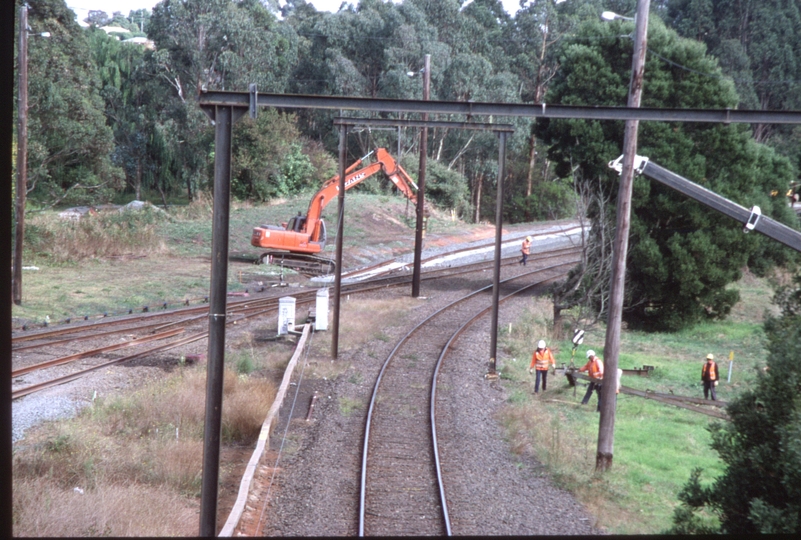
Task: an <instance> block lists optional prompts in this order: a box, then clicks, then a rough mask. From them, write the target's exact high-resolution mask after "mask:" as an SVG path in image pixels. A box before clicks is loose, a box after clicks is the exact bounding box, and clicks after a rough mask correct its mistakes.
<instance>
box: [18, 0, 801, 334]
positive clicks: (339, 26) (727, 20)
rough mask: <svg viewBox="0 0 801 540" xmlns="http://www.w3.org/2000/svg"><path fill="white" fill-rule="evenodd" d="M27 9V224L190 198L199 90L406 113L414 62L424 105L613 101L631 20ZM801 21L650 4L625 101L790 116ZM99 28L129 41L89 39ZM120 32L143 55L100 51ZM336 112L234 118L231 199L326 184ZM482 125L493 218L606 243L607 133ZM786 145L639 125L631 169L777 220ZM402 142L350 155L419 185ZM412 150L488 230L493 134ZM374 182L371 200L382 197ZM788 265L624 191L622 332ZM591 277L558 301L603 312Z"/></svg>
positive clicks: (441, 196)
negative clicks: (634, 82)
mask: <svg viewBox="0 0 801 540" xmlns="http://www.w3.org/2000/svg"><path fill="white" fill-rule="evenodd" d="M29 4H30V16H29V19H30V24H31V27H32V29H33V30H34V31H49V32H51V34H52V37H51V38H49V39H36V40H33V39H32V40H31V42H30V44H29V50H30V52H29V57H30V62H29V65H30V92H29V93H30V112H29V118H30V121H29V122H30V128H29V148H30V153H29V170H30V173H29V174H30V182H29V190H30V193H29V200H30V201H31V203H30V204H31V207H34V208H36V207H39V208H41V207H48V206H53V205H57V204H76V203H98V202H104V201H108V200H113V199H115V198H116V199H119V198H120V197H137V198H140V197H144V196H145V194H149V195H148V196H151V197H152V196H157V197H159V198H161V199H162V201H163V202H164V203H165V204H166V203H167V202H169V201H177V200H191V199H192V198H194V197H195V196H196V194H197V193H198V192H199V191H205V190H209V189H210V186H211V176H212V174H213V158H214V156H213V152H214V149H213V129H212V127H211V124H210V122H209V120H208V118H207V117H206V116H205V115H204V114H203V113H202V112H201V111H200V109H199V108H198V106H197V103H196V98H197V95H198V93H199V92H202V91H203V90H238V91H243V90H246V89H247V85H248V83H256V84H257V87H258V89H259V90H260V91H262V92H279V93H280V92H289V93H304V94H321V95H353V96H365V97H386V98H407V99H414V98H420V97H421V96H422V78H421V77H419V76H418V75H419V73H420V70H421V68H422V62H423V58H424V55H426V54H430V55H431V99H435V100H458V101H467V100H473V101H499V102H518V103H519V102H523V103H541V102H547V103H563V104H576V105H618V106H622V105H624V104H625V102H626V94H627V89H628V79H629V73H630V69H631V68H630V66H631V52H632V41H631V39H630V34H631V33H632V31H633V23H631V22H620V21H615V22H612V23H609V22H601V20H600V19H599V16H598V15H599V13H600V12H601V11H603V10H606V9H611V10H614V11H616V12H618V13H621V14H625V15H633V13H632V11H633V9H634V6H635V4H636V2H635V0H606V1H603V2H602V1H601V0H585V1H573V0H567V1H562V2H557V1H555V0H537V1H529V2H525V3H523V4H524V5H523V7H522V9H521V10H520V11H519V12H518V13H517V14H516V15H515V16H514V17H511V16H509V15H508V14H507V13H506V12H505V11H504V10H503V8H502V7H501V3H500V2H499V1H498V0H474V1H472V2H465V1H463V0H438V1H436V2H435V1H431V0H404V1H403V2H400V3H394V2H388V1H386V0H361V1H360V2H349V3H343V6H342V7H341V9H340V10H339V11H338V12H336V13H327V12H318V11H316V10H315V9H314V7H313V6H311V5H310V4H308V3H307V2H305V1H304V0H288V1H287V2H283V3H281V4H280V5H279V3H278V2H277V0H262V1H260V0H163V1H162V2H160V3H159V4H157V5H156V6H155V7H154V9H153V11H152V13H149V12H147V11H144V10H140V11H137V12H131V13H129V14H128V15H127V16H126V15H124V14H121V13H114V14H111V15H109V14H106V13H103V12H93V13H91V14H90V16H89V19H88V21H87V22H88V23H90V26H89V27H88V28H81V27H80V26H79V25H78V24H77V23H76V21H75V20H74V15H73V14H72V12H71V11H70V10H68V9H67V8H66V7H65V4H64V0H31V1H30V2H29ZM798 8H799V2H798V1H797V0H796V1H789V0H771V1H770V2H762V1H757V0H748V1H745V0H738V1H737V2H732V1H731V0H654V2H652V8H651V10H652V13H651V21H652V22H651V24H650V30H649V42H648V58H647V64H646V70H645V86H644V88H645V90H644V96H643V104H644V105H647V106H654V107H687V108H704V107H709V108H723V107H737V106H740V107H750V108H756V107H762V108H768V109H776V108H791V107H798V105H799V97H801V96H799V88H801V84H799V80H801V77H800V76H799V72H798V70H801V62H798V60H797V57H798V51H799V49H801V41H799V40H800V39H801V38H798V37H797V36H796V35H795V33H794V32H793V29H794V28H795V27H797V24H796V23H797V22H799V9H798ZM663 21H664V22H663ZM773 23H775V24H773ZM101 25H114V26H120V27H122V28H124V29H126V31H127V33H125V34H123V35H114V34H112V35H108V34H107V33H106V32H105V31H103V30H101V29H100V26H101ZM135 36H147V37H148V38H149V39H150V40H151V41H152V43H153V46H152V47H148V46H142V45H136V44H133V43H131V42H126V41H121V40H118V39H117V37H122V38H126V37H135ZM409 74H412V75H413V76H410V75H409ZM336 114H337V113H335V112H329V111H308V110H305V111H299V112H296V113H294V114H290V113H288V112H281V111H262V113H261V114H260V115H259V118H258V119H257V120H250V119H243V120H240V121H239V122H238V123H237V124H236V126H235V135H234V137H235V150H234V152H235V159H234V170H233V177H234V178H233V186H232V193H233V194H234V196H235V197H237V198H241V199H249V200H253V201H257V202H258V201H266V200H269V199H271V198H274V197H278V196H285V195H288V194H292V193H297V192H298V191H301V190H304V189H313V188H315V187H316V186H318V185H319V184H320V182H321V181H322V180H324V179H325V178H328V177H330V176H331V175H332V174H333V173H334V172H335V170H336V163H335V160H334V156H335V155H336V147H337V135H336V131H335V130H334V129H333V126H332V123H331V119H332V117H333V116H335V115H336ZM401 116H402V117H403V115H401ZM440 119H443V120H448V119H450V120H464V119H463V118H458V119H457V118H440ZM485 120H487V121H492V122H504V123H511V124H513V125H514V127H515V133H514V135H513V136H512V137H511V138H510V140H509V142H508V157H507V165H508V166H507V173H508V174H507V177H506V178H505V179H504V181H505V186H506V188H505V190H504V193H505V196H506V198H507V200H506V201H505V206H504V208H505V219H507V220H509V221H513V222H514V221H524V220H533V219H548V218H560V217H567V216H570V215H573V214H574V212H575V210H576V208H577V207H582V208H583V207H586V208H587V214H588V216H589V217H590V219H591V220H593V221H594V224H595V225H598V226H597V227H594V228H593V234H595V235H602V234H603V236H604V237H605V238H606V239H607V240H608V239H609V238H611V234H610V232H609V230H608V229H607V228H604V227H601V226H600V225H603V223H606V222H608V223H612V222H613V216H614V209H613V208H609V207H608V206H609V205H608V204H606V205H605V206H604V208H603V209H601V207H600V206H599V204H601V202H603V201H613V200H614V199H615V192H616V189H617V188H616V186H617V183H616V176H615V175H614V174H613V173H612V172H611V171H610V170H609V169H608V168H607V167H606V163H607V162H608V161H609V160H611V159H614V158H615V157H617V156H618V155H619V154H620V153H621V146H622V133H623V129H622V124H621V123H619V122H586V121H558V122H557V121H554V122H547V121H540V122H532V121H530V120H527V119H518V118H492V119H485ZM799 133H801V132H799V131H798V130H797V129H793V128H781V129H780V128H773V127H769V126H713V125H704V126H702V125H693V124H683V125H677V124H657V123H645V124H643V125H641V135H640V151H639V153H640V154H644V155H648V156H649V157H650V158H651V159H654V160H655V161H657V162H658V163H660V164H662V165H664V166H666V167H668V168H670V169H672V170H674V171H676V172H677V173H679V174H681V175H683V176H685V177H688V178H690V179H691V180H694V181H697V182H699V183H701V184H703V185H706V186H708V187H710V188H711V189H713V190H715V191H717V192H719V193H721V194H723V195H724V196H727V197H729V198H731V199H733V200H735V201H737V202H740V203H741V204H743V205H744V206H751V205H753V204H759V205H760V206H761V207H762V209H763V212H764V213H766V214H768V215H771V216H773V217H775V218H777V219H779V220H782V221H784V222H787V223H793V222H794V220H795V217H794V216H793V215H791V214H790V212H789V211H788V209H787V205H786V201H785V199H783V197H782V195H783V193H784V192H785V191H786V190H787V187H788V184H789V183H790V182H792V181H793V180H795V179H796V176H797V170H798V166H799V159H801V151H799V150H798V148H799V147H801V146H800V145H798V136H799ZM418 134H419V130H412V129H409V130H398V131H379V130H364V131H359V132H355V133H353V134H352V136H351V138H350V140H349V142H348V144H349V155H350V159H351V160H355V158H356V157H359V156H362V155H364V154H366V153H367V152H368V151H369V150H371V149H373V148H374V147H376V146H385V147H388V148H390V149H392V150H393V152H395V153H399V154H400V155H399V156H398V157H399V158H400V159H402V162H403V163H404V165H406V166H408V168H409V169H410V170H412V171H413V172H416V156H417V155H418V152H419V151H420V148H419V136H418ZM425 151H426V152H427V154H428V156H429V161H428V163H429V182H428V185H429V190H430V191H429V198H430V199H431V200H433V201H434V202H435V203H437V204H439V205H441V206H443V207H447V208H452V209H455V210H456V211H458V212H459V213H460V215H461V216H462V217H464V218H465V219H469V220H473V221H478V220H480V219H486V218H489V219H492V216H493V215H494V198H495V192H496V189H497V186H496V183H497V177H496V175H497V138H496V137H495V136H494V135H492V134H491V133H483V132H466V131H459V130H453V129H433V130H431V133H430V135H429V138H428V147H427V148H426V149H425ZM371 184H372V185H373V186H374V187H373V188H372V189H386V185H382V183H381V181H379V180H375V181H373V182H371ZM365 188H366V189H371V187H370V186H365ZM577 193H579V194H581V197H583V198H584V200H579V199H580V198H581V197H578V196H577ZM777 194H778V196H777ZM602 215H603V218H602ZM604 231H605V232H604ZM595 240H597V241H600V242H602V241H603V240H600V239H598V238H596V239H595ZM594 252H597V253H602V252H605V250H604V249H603V247H601V248H598V249H595V250H594ZM787 258H788V255H787V252H786V250H783V248H779V247H776V246H775V245H774V244H772V243H770V242H769V241H767V240H766V239H764V238H761V237H759V236H757V235H748V236H745V235H742V234H741V233H740V232H739V230H738V228H737V227H736V226H733V224H732V223H728V222H726V221H725V220H724V219H721V218H719V217H718V216H716V215H714V214H713V213H712V212H710V211H708V210H705V209H703V208H701V207H700V206H699V205H698V204H696V203H694V202H692V201H688V200H686V199H683V198H681V197H680V196H678V195H674V194H673V193H670V192H669V190H666V189H665V188H661V187H659V186H654V185H651V184H649V183H648V182H646V181H645V180H638V181H637V184H636V187H635V194H634V216H633V224H632V248H631V250H630V261H629V265H628V266H629V269H630V271H629V276H628V279H629V284H630V285H629V286H628V287H627V291H628V298H627V307H628V310H627V313H626V317H627V318H628V319H629V322H631V323H633V324H638V325H641V326H644V327H649V328H668V329H669V328H678V327H680V326H683V325H686V324H691V323H692V322H694V321H697V320H700V319H703V318H709V317H713V318H714V317H723V316H725V315H726V314H727V313H728V311H729V309H730V308H731V306H732V305H733V304H734V302H736V300H737V295H736V293H735V292H733V291H731V290H729V289H727V288H726V286H727V285H728V284H729V283H731V282H732V281H734V280H736V279H737V278H738V276H739V272H740V270H741V269H742V268H743V267H744V266H746V265H748V266H749V267H751V268H752V269H755V270H756V271H760V272H761V271H765V270H767V269H768V268H769V267H770V266H771V265H773V264H775V263H784V262H786V261H787ZM588 275H593V276H595V277H594V278H593V279H596V280H597V279H598V276H601V277H602V275H603V272H600V273H598V272H590V273H588V272H576V273H575V275H574V282H572V283H569V284H567V286H566V287H565V288H564V289H563V293H564V294H563V296H562V298H561V300H562V303H561V304H560V305H562V306H563V307H569V306H570V305H571V302H574V301H576V300H577V299H579V298H583V299H584V300H585V301H586V300H587V299H588V298H590V296H592V298H593V299H592V301H593V302H594V306H595V308H596V310H599V311H601V312H602V311H603V307H604V304H603V292H602V291H598V290H597V289H593V287H592V286H591V284H588V283H582V281H583V280H586V279H589V278H587V276H588ZM590 289H593V290H596V292H595V293H593V294H592V295H589V294H588V293H587V291H588V290H590ZM568 293H569V294H568Z"/></svg>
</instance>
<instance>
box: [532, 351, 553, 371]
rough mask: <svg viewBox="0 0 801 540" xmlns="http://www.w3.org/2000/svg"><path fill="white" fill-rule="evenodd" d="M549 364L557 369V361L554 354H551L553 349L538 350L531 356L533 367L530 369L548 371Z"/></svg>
mask: <svg viewBox="0 0 801 540" xmlns="http://www.w3.org/2000/svg"><path fill="white" fill-rule="evenodd" d="M549 363H550V364H551V365H553V366H554V367H556V360H554V357H553V354H551V349H549V348H548V347H545V348H544V349H537V350H536V351H534V354H532V355H531V365H530V366H529V369H531V368H533V367H536V368H537V371H548V364H549Z"/></svg>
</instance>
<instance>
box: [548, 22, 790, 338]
mask: <svg viewBox="0 0 801 540" xmlns="http://www.w3.org/2000/svg"><path fill="white" fill-rule="evenodd" d="M649 26H650V28H649V43H648V49H649V51H650V52H651V54H650V55H649V59H648V63H647V65H646V69H645V81H644V92H643V106H648V107H667V108H713V109H721V108H727V107H735V106H736V105H737V102H738V96H737V94H736V92H735V90H734V85H733V84H732V83H731V82H730V81H728V80H726V79H725V78H723V77H721V76H720V75H721V73H720V69H719V68H718V66H717V62H716V60H715V59H714V58H712V57H710V56H708V55H707V54H705V47H704V45H703V44H700V43H698V42H696V41H692V40H688V39H683V38H680V37H679V36H678V35H677V34H676V32H675V31H673V30H670V29H667V28H666V27H665V26H664V24H662V23H661V22H660V21H659V20H658V19H656V18H654V19H652V20H651V24H650V25H649ZM630 30H631V23H620V22H613V23H602V22H600V21H586V22H584V23H583V24H582V25H580V26H579V27H578V28H577V29H576V32H575V37H572V38H569V39H565V41H564V43H563V44H562V47H561V51H560V64H561V68H560V70H559V73H558V74H557V76H556V77H555V79H554V81H553V82H552V84H551V87H550V90H549V92H548V94H547V96H546V100H547V101H549V102H558V103H563V104H570V105H621V104H623V103H625V101H626V94H627V90H628V82H629V73H630V69H631V54H632V47H631V43H630V42H629V41H628V39H626V38H625V37H621V36H625V35H626V34H627V33H628V32H629V31H630ZM590 38H592V39H590ZM656 55H658V56H656ZM710 75H711V76H710ZM538 134H539V135H540V136H542V137H543V139H544V140H545V141H546V142H547V143H548V144H549V145H550V149H549V157H550V159H552V160H553V161H554V162H555V164H556V168H555V170H556V172H557V174H559V175H560V176H562V177H570V176H571V174H572V173H573V172H574V170H577V171H578V172H580V174H581V175H582V177H583V178H586V179H587V180H589V181H591V182H593V183H595V184H596V185H598V186H601V187H602V188H603V189H604V190H605V191H607V192H610V193H612V194H614V192H615V191H616V189H617V177H616V175H615V173H614V172H612V171H611V170H610V169H609V168H608V167H607V166H606V164H607V162H608V161H610V160H611V159H614V158H616V157H617V156H618V155H619V154H620V152H621V150H620V148H621V144H622V139H623V125H622V123H620V122H597V121H583V120H551V121H548V120H543V121H541V122H540V123H538ZM638 153H639V154H641V155H645V156H649V157H650V158H651V159H653V160H655V161H656V162H658V163H660V164H661V165H663V166H665V167H667V168H668V169H671V170H673V171H675V172H677V173H679V174H681V175H683V176H685V177H687V178H690V179H691V180H693V181H696V182H698V183H700V184H702V185H704V186H706V187H707V188H709V189H712V190H713V191H716V192H718V193H720V194H722V195H723V196H725V197H727V198H730V199H732V200H734V201H736V202H739V203H740V204H742V205H744V206H747V207H750V206H752V205H754V204H757V205H759V206H760V207H761V208H762V211H763V213H765V214H768V215H772V216H773V217H776V218H778V219H780V220H782V221H785V222H787V223H793V222H795V217H794V216H792V215H791V212H790V210H789V208H787V205H786V204H785V203H784V201H783V200H778V199H777V198H771V197H770V193H771V192H772V191H775V190H780V189H782V188H783V187H784V186H786V184H787V182H788V181H789V180H790V179H791V178H792V177H793V170H792V167H791V165H790V163H789V162H788V161H787V160H786V159H784V158H782V157H781V156H779V155H777V154H776V153H775V152H774V151H773V150H771V149H770V148H768V147H765V146H763V145H760V144H758V143H756V142H755V141H754V140H753V139H752V138H751V137H750V132H749V130H748V129H747V127H745V126H738V125H713V124H704V125H700V124H691V123H686V124H672V123H656V122H649V123H644V124H642V125H641V126H640V134H639V142H638ZM590 217H591V218H593V219H595V218H597V214H594V213H593V211H592V209H591V210H590ZM631 219H632V224H631V231H632V232H631V240H630V246H631V247H630V250H629V263H628V264H627V268H628V269H629V271H628V275H627V288H626V292H627V296H626V310H625V313H624V318H625V319H626V320H627V321H628V322H629V323H630V324H632V325H639V326H641V327H647V328H657V329H675V328H679V327H682V326H685V325H689V324H692V323H694V322H696V321H699V320H702V319H709V318H722V317H725V316H726V315H727V314H728V313H729V311H730V309H731V307H732V306H733V305H734V303H735V302H736V301H737V299H738V297H739V295H738V293H737V291H736V290H733V289H730V288H727V286H728V285H729V284H730V283H732V282H734V281H736V280H737V279H738V278H739V277H740V273H741V270H742V268H743V267H744V266H745V265H747V264H748V265H752V266H755V267H760V268H761V269H764V268H765V266H769V265H770V264H771V262H772V261H777V260H781V259H782V258H783V257H788V256H789V255H788V254H787V252H786V250H783V249H782V248H779V247H774V246H773V244H768V243H767V242H768V240H767V239H765V238H760V237H758V236H756V235H744V234H743V233H742V232H741V230H740V227H737V226H736V224H735V223H733V222H731V221H730V220H728V219H727V218H724V217H721V216H719V215H717V214H716V213H714V212H712V211H711V210H707V209H705V208H704V207H702V206H701V205H700V204H699V203H696V202H694V201H691V200H688V199H686V198H684V197H682V196H680V195H678V194H676V193H674V192H672V191H671V190H669V189H667V188H664V187H662V186H658V185H652V184H651V183H649V182H648V181H647V180H645V179H640V180H637V181H636V182H635V185H634V193H633V199H632V218H631ZM796 223H797V222H796ZM595 224H597V225H598V227H594V228H593V234H596V233H598V232H600V230H601V227H600V225H601V223H600V222H597V221H596V222H595Z"/></svg>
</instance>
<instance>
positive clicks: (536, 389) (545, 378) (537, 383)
mask: <svg viewBox="0 0 801 540" xmlns="http://www.w3.org/2000/svg"><path fill="white" fill-rule="evenodd" d="M535 371H536V372H537V377H536V378H535V379H534V393H535V394H536V393H537V392H539V391H540V377H542V391H543V392H545V387H546V386H547V384H548V370H547V369H545V370H542V371H541V370H539V369H537V370H535Z"/></svg>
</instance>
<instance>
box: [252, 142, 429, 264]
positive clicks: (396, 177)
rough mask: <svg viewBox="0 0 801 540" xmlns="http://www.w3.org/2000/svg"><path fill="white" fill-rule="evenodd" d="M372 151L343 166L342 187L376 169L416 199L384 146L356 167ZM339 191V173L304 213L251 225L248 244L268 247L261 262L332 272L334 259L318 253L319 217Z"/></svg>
mask: <svg viewBox="0 0 801 540" xmlns="http://www.w3.org/2000/svg"><path fill="white" fill-rule="evenodd" d="M371 154H373V152H370V153H369V154H367V155H366V156H364V157H362V158H360V159H358V160H357V161H356V162H354V163H353V164H351V165H350V167H348V168H347V169H346V170H345V190H346V191H347V190H349V189H350V188H352V187H355V186H357V185H359V184H360V183H361V182H363V181H364V180H366V179H368V178H369V177H371V176H372V175H374V174H376V173H377V172H378V171H383V172H384V174H385V175H387V177H388V178H389V179H390V180H391V181H392V183H393V184H394V185H395V186H396V187H397V188H398V189H399V190H400V191H401V192H402V193H403V194H404V195H405V196H406V197H407V198H408V199H409V200H410V201H412V202H413V203H415V202H416V201H417V196H416V193H415V192H416V190H417V185H416V184H415V183H414V181H413V180H412V178H411V176H409V174H408V173H407V172H406V171H405V170H404V169H403V168H402V167H401V166H400V164H398V162H397V161H395V159H394V158H393V157H392V156H391V155H390V154H389V152H388V151H387V150H386V149H384V148H377V149H376V150H375V161H374V162H372V163H370V164H369V165H365V166H364V167H361V168H358V167H359V166H360V165H362V163H363V162H364V160H365V159H367V157H369V156H370V155H371ZM338 192H339V175H334V176H333V177H332V178H329V179H328V180H326V181H325V182H324V183H323V185H322V187H321V188H320V189H319V190H318V191H317V193H315V194H314V196H313V197H312V199H311V201H310V202H309V209H308V211H307V212H306V215H305V216H304V215H302V214H301V213H300V212H298V215H297V216H295V217H293V218H291V219H290V220H289V221H288V222H287V223H286V224H285V225H284V226H282V227H278V226H275V225H261V226H259V227H255V228H254V229H253V234H252V235H251V238H250V243H251V245H253V246H255V247H259V248H265V249H267V250H268V251H266V252H265V253H263V254H262V255H261V257H260V261H261V262H265V261H266V262H272V263H278V262H279V261H280V263H281V264H282V265H283V266H286V267H288V268H292V269H294V270H297V271H298V272H300V273H303V274H306V275H322V274H328V273H331V272H333V270H334V263H333V261H331V260H330V259H328V258H326V257H321V256H319V254H320V253H321V252H322V251H323V250H324V249H325V243H326V241H327V231H326V227H325V221H324V220H323V219H322V217H321V216H322V213H323V209H324V208H325V207H326V206H327V205H328V203H330V202H331V201H332V200H334V197H335V196H336V195H338Z"/></svg>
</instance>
